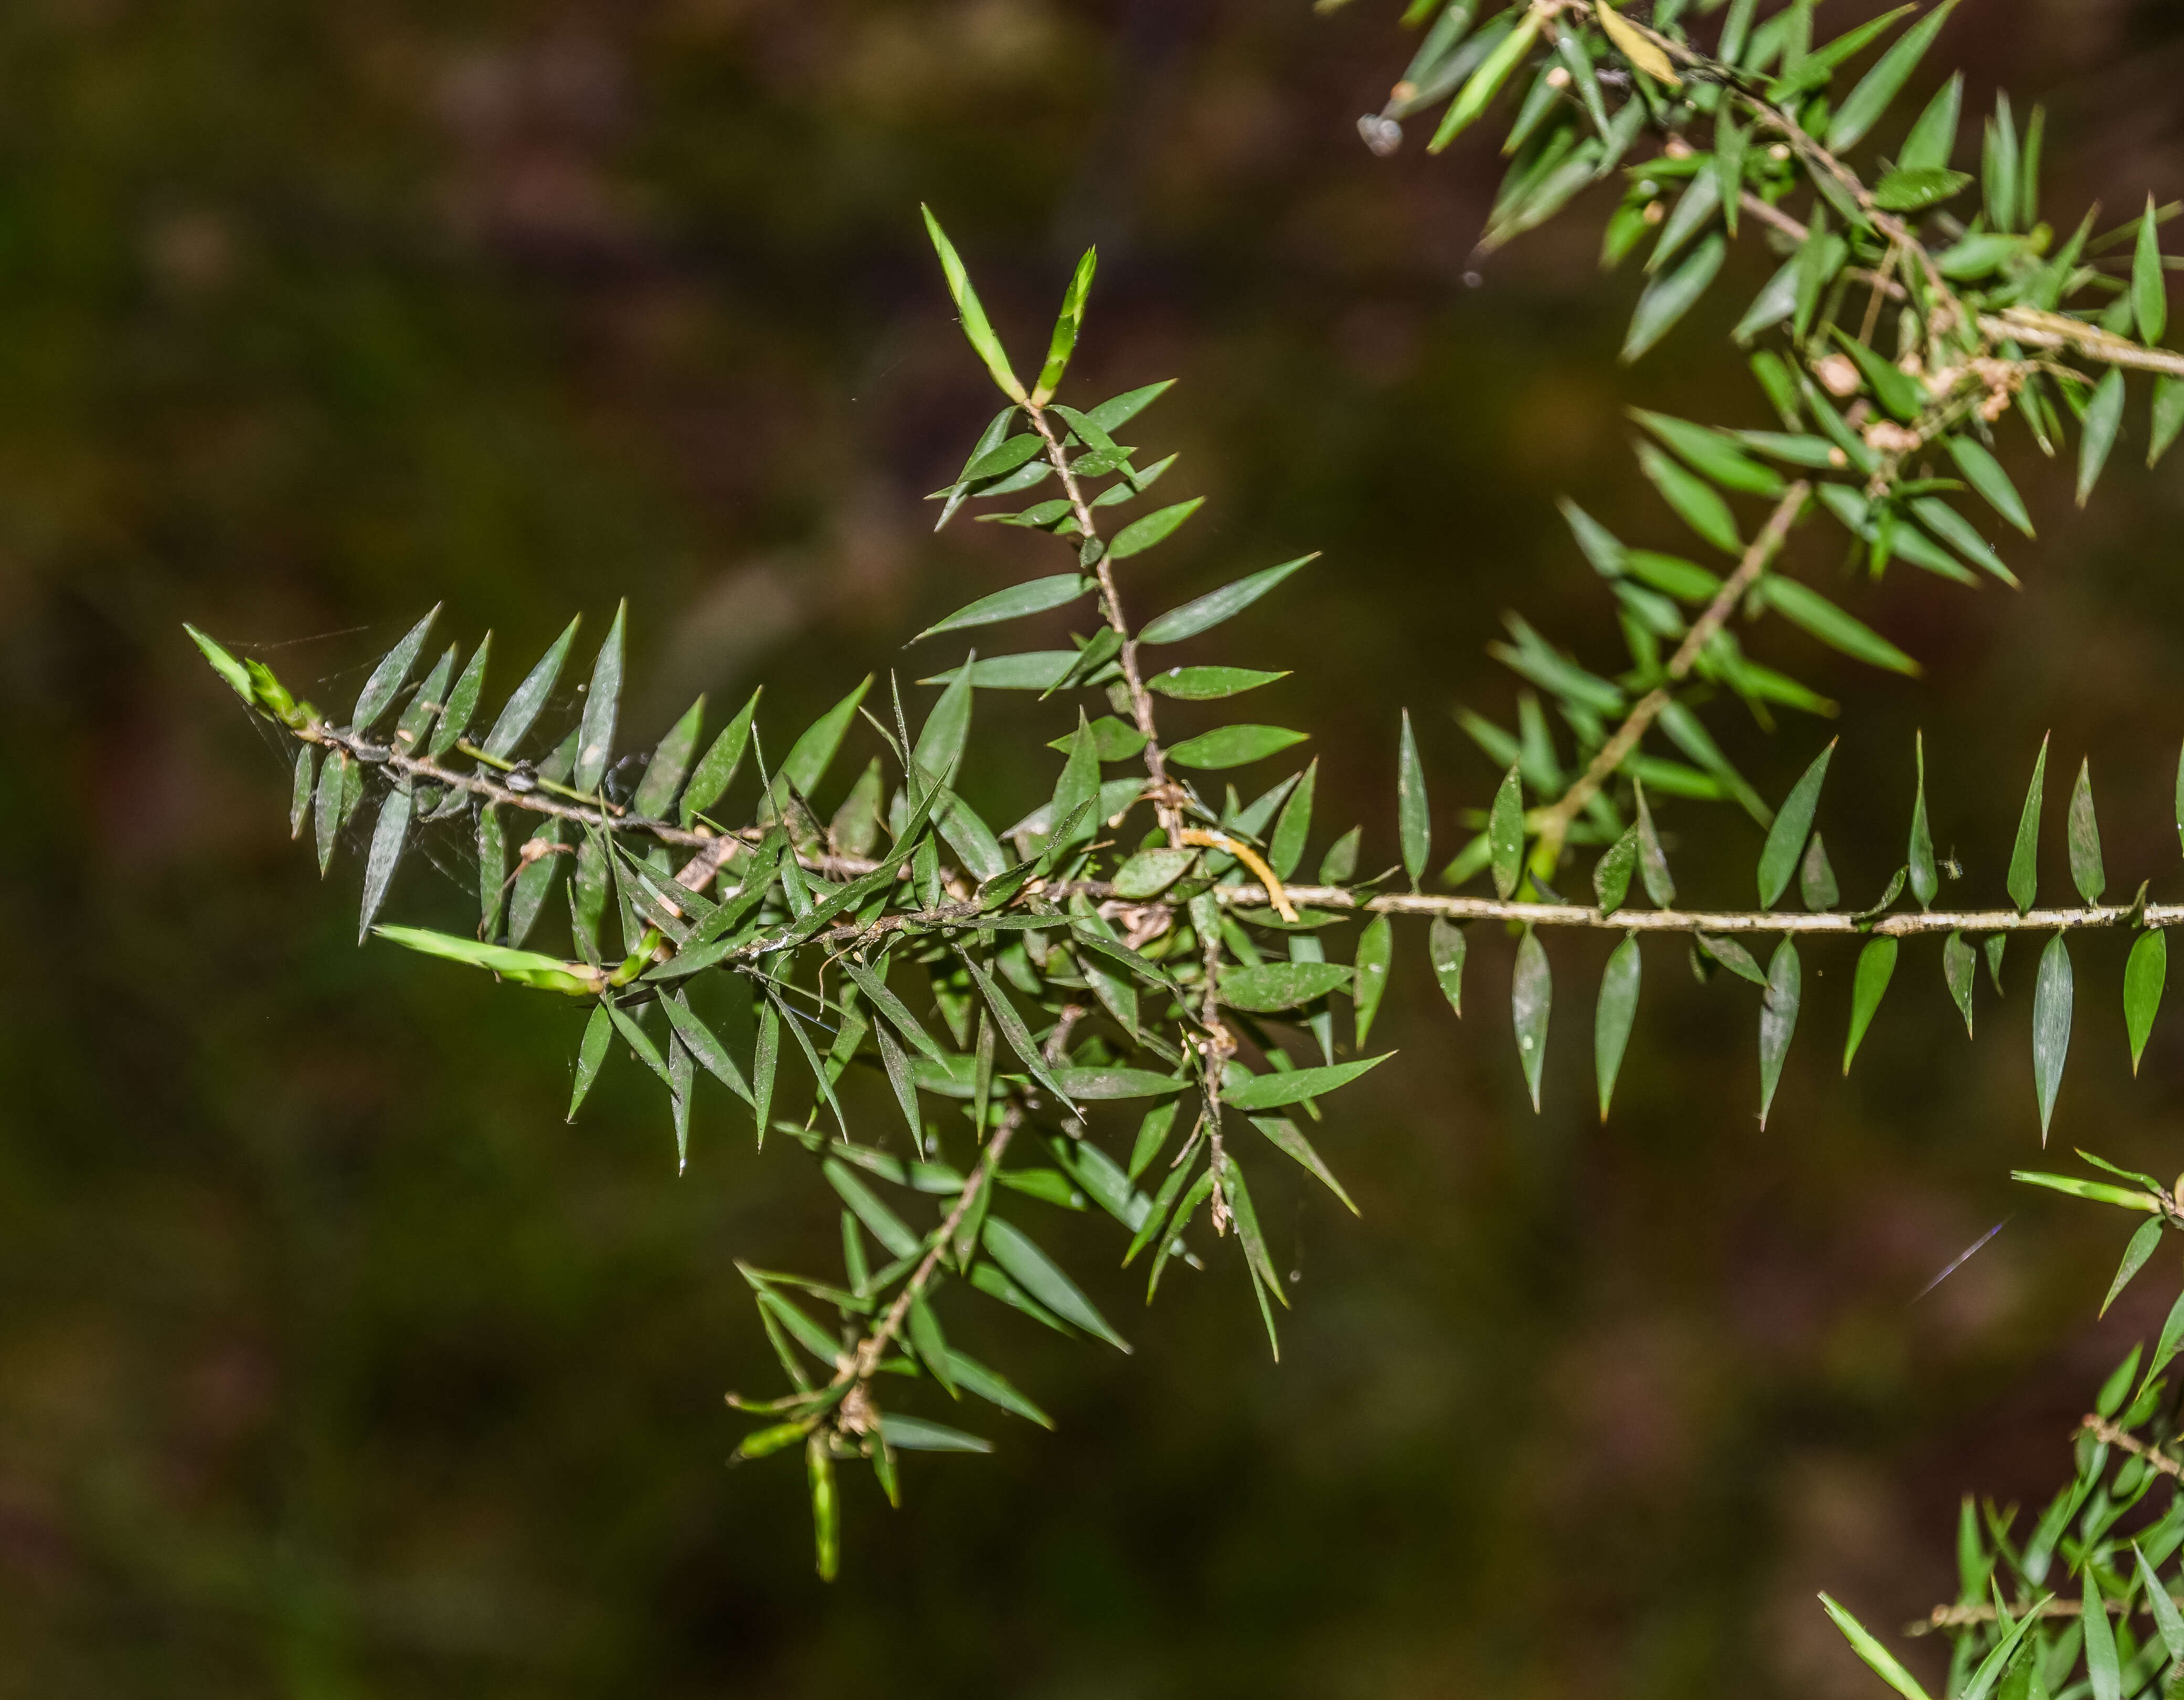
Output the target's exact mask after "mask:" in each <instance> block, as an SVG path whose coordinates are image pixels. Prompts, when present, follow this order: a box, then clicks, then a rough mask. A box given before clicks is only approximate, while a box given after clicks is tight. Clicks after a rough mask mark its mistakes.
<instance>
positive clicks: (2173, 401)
mask: <svg viewBox="0 0 2184 1700" xmlns="http://www.w3.org/2000/svg"><path fill="white" fill-rule="evenodd" d="M2178 432H2184V378H2179V377H2170V376H2162V377H2158V378H2156V379H2155V380H2154V381H2153V435H2152V438H2151V439H2150V440H2149V441H2148V443H2147V446H2146V464H2147V465H2148V466H2152V465H2155V464H2156V463H2157V462H2159V460H2160V459H2161V457H2162V456H2163V455H2165V454H2167V453H2168V452H2169V451H2170V448H2171V447H2173V446H2174V445H2175V443H2176V436H2177V433H2178Z"/></svg>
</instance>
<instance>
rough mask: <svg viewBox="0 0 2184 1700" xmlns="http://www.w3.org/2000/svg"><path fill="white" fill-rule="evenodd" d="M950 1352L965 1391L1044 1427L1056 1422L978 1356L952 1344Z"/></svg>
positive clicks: (953, 1368)
mask: <svg viewBox="0 0 2184 1700" xmlns="http://www.w3.org/2000/svg"><path fill="white" fill-rule="evenodd" d="M947 1356H948V1373H949V1374H950V1375H951V1376H953V1377H954V1378H955V1380H956V1385H957V1386H959V1387H961V1389H962V1390H963V1391H965V1392H966V1393H975V1394H977V1395H978V1396H979V1397H980V1398H981V1399H983V1400H984V1401H986V1402H987V1403H988V1404H989V1405H998V1406H1000V1407H1001V1409H1002V1410H1004V1411H1006V1412H1009V1413H1011V1414H1012V1415H1015V1416H1018V1417H1022V1418H1023V1419H1026V1420H1027V1421H1028V1422H1034V1423H1036V1424H1039V1427H1040V1428H1042V1429H1051V1428H1052V1427H1053V1426H1054V1419H1053V1418H1051V1417H1050V1416H1048V1415H1047V1414H1046V1413H1045V1412H1044V1411H1042V1410H1040V1409H1039V1407H1038V1406H1036V1405H1034V1404H1033V1403H1032V1402H1031V1401H1030V1400H1028V1399H1027V1398H1025V1397H1024V1396H1023V1395H1022V1393H1020V1392H1018V1391H1017V1389H1016V1387H1015V1385H1013V1384H1012V1383H1011V1382H1010V1381H1009V1380H1008V1379H1007V1378H1006V1377H1005V1376H1003V1375H1002V1374H1000V1372H999V1371H998V1370H993V1369H989V1368H986V1366H985V1365H984V1364H983V1363H979V1362H978V1360H977V1359H976V1358H974V1357H965V1356H964V1355H963V1354H962V1353H961V1352H957V1351H956V1350H955V1349H954V1348H953V1347H950V1349H949V1352H948V1354H947ZM889 1438H890V1439H892V1438H893V1437H892V1436H890V1437H889Z"/></svg>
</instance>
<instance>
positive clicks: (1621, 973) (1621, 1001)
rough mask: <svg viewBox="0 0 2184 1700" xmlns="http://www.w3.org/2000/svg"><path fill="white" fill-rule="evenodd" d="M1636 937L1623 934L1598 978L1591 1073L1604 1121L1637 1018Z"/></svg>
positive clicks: (1637, 963) (1637, 970) (1639, 968)
mask: <svg viewBox="0 0 2184 1700" xmlns="http://www.w3.org/2000/svg"><path fill="white" fill-rule="evenodd" d="M1641 966H1642V965H1641V962H1640V961H1639V955H1638V935H1637V934H1635V933H1626V934H1624V938H1623V942H1622V943H1621V944H1620V945H1617V946H1616V947H1615V949H1614V950H1613V951H1612V952H1610V953H1609V956H1608V958H1607V968H1606V969H1605V970H1604V971H1603V972H1602V974H1601V977H1600V1007H1599V1009H1598V1011H1597V1012H1596V1014H1595V1015H1594V1017H1593V1023H1592V1065H1593V1074H1594V1077H1595V1079H1596V1080H1597V1081H1598V1083H1599V1086H1600V1119H1601V1120H1602V1121H1603V1122H1605V1121H1606V1120H1607V1106H1608V1104H1609V1102H1610V1101H1611V1100H1613V1097H1614V1096H1615V1077H1616V1076H1617V1075H1618V1074H1619V1073H1622V1070H1623V1052H1624V1047H1625V1046H1627V1045H1629V1044H1630V1028H1631V1025H1632V1023H1634V1022H1635V1021H1636V1020H1637V1018H1638V986H1639V980H1640V977H1641Z"/></svg>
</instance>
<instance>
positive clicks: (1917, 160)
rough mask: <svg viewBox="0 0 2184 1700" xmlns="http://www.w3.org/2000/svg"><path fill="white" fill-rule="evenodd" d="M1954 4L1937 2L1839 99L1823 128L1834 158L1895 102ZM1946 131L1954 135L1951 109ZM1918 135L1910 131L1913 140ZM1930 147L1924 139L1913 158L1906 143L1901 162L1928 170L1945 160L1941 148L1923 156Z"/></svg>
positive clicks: (1859, 138) (1952, 0) (1861, 137)
mask: <svg viewBox="0 0 2184 1700" xmlns="http://www.w3.org/2000/svg"><path fill="white" fill-rule="evenodd" d="M1956 4H1957V0H1942V4H1941V5H1939V6H1936V8H1934V9H1933V10H1932V11H1931V12H1929V13H1928V14H1926V15H1925V17H1923V18H1921V19H1920V20H1919V21H1918V22H1917V23H1915V24H1914V25H1912V26H1911V27H1910V28H1909V29H1908V30H1906V31H1904V32H1903V36H1901V37H1900V38H1899V39H1898V40H1897V42H1896V44H1895V45H1894V46H1893V47H1890V48H1889V50H1888V51H1887V52H1886V53H1883V54H1882V55H1881V56H1880V59H1879V61H1878V62H1877V63H1876V64H1875V65H1874V67H1873V69H1872V70H1869V71H1868V72H1867V73H1866V74H1865V75H1864V77H1862V78H1860V79H1859V81H1858V86H1856V87H1855V88H1853V89H1852V90H1851V92H1849V93H1848V94H1847V95H1845V96H1844V97H1843V103H1842V104H1841V106H1839V107H1838V108H1836V114H1835V117H1834V118H1833V119H1832V120H1830V122H1829V125H1828V132H1827V142H1828V149H1829V151H1830V153H1838V154H1840V153H1843V152H1844V151H1846V150H1847V149H1848V148H1853V147H1855V146H1856V145H1857V144H1858V142H1860V141H1862V140H1864V137H1865V133H1866V131H1869V130H1870V129H1872V128H1873V126H1874V125H1875V124H1877V123H1879V122H1880V120H1881V118H1882V117H1883V116H1884V115H1885V114H1886V113H1887V111H1888V109H1889V108H1890V107H1891V106H1892V105H1894V104H1895V103H1896V97H1897V95H1899V94H1901V93H1902V92H1903V85H1904V84H1905V83H1907V82H1908V81H1910V79H1911V73H1912V72H1913V71H1914V70H1916V69H1917V68H1918V64H1919V60H1920V59H1924V58H1925V56H1926V50H1927V49H1928V48H1930V47H1932V46H1933V45H1934V37H1935V36H1936V35H1938V34H1940V33H1941V29H1942V25H1943V24H1945V23H1947V21H1948V17H1949V14H1950V13H1951V12H1953V11H1954V10H1955V9H1956ZM1930 110H1931V109H1930ZM1919 122H1920V124H1921V125H1925V124H1926V123H1927V120H1925V119H1921V120H1919ZM1948 130H1949V132H1950V134H1951V135H1952V136H1953V135H1954V134H1955V131H1956V122H1955V119H1954V115H1953V109H1951V116H1950V119H1949V122H1948ZM1920 133H1921V132H1920V131H1915V130H1914V132H1913V135H1914V139H1916V138H1918V137H1919V136H1920ZM1931 148H1932V143H1931V141H1929V142H1926V144H1925V147H1924V148H1921V149H1920V150H1919V152H1918V153H1916V154H1914V152H1913V149H1912V146H1911V143H1910V142H1906V143H1905V144H1904V148H1903V164H1904V165H1905V166H1906V167H1908V168H1910V169H1914V170H1915V169H1921V168H1926V169H1931V167H1932V166H1936V165H1939V164H1942V163H1943V162H1945V161H1946V160H1947V158H1948V152H1949V150H1948V149H1947V147H1946V146H1945V147H1943V148H1941V149H1940V153H1939V158H1937V159H1929V158H1928V154H1929V153H1930V152H1931Z"/></svg>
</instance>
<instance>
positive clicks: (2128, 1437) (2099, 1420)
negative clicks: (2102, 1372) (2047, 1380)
mask: <svg viewBox="0 0 2184 1700" xmlns="http://www.w3.org/2000/svg"><path fill="white" fill-rule="evenodd" d="M2078 1426H2079V1427H2080V1428H2081V1429H2086V1430H2090V1431H2091V1432H2092V1435H2093V1437H2094V1438H2095V1439H2096V1440H2101V1441H2107V1442H2108V1444H2109V1445H2110V1446H2120V1447H2121V1448H2122V1449H2123V1450H2124V1451H2126V1452H2130V1453H2132V1454H2134V1455H2135V1456H2137V1457H2138V1458H2144V1459H2145V1460H2146V1461H2147V1463H2149V1464H2151V1465H2153V1468H2154V1469H2158V1470H2159V1471H2160V1472H2161V1473H2162V1474H2164V1475H2165V1476H2169V1477H2170V1478H2172V1479H2173V1480H2180V1481H2184V1464H2180V1463H2177V1462H2176V1459H2175V1458H2170V1456H2169V1454H2168V1453H2166V1452H2163V1451H2161V1450H2160V1448H2159V1447H2158V1446H2148V1445H2147V1444H2146V1442H2145V1441H2142V1440H2139V1439H2138V1438H2137V1436H2135V1435H2132V1434H2131V1432H2130V1431H2129V1430H2125V1429H2122V1428H2120V1427H2118V1426H2117V1425H2116V1424H2114V1423H2112V1422H2110V1421H2109V1419H2107V1418H2106V1417H2103V1416H2101V1415H2099V1414H2098V1413H2088V1414H2087V1416H2086V1418H2085V1419H2084V1420H2083V1421H2081V1423H2080V1424H2078Z"/></svg>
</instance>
